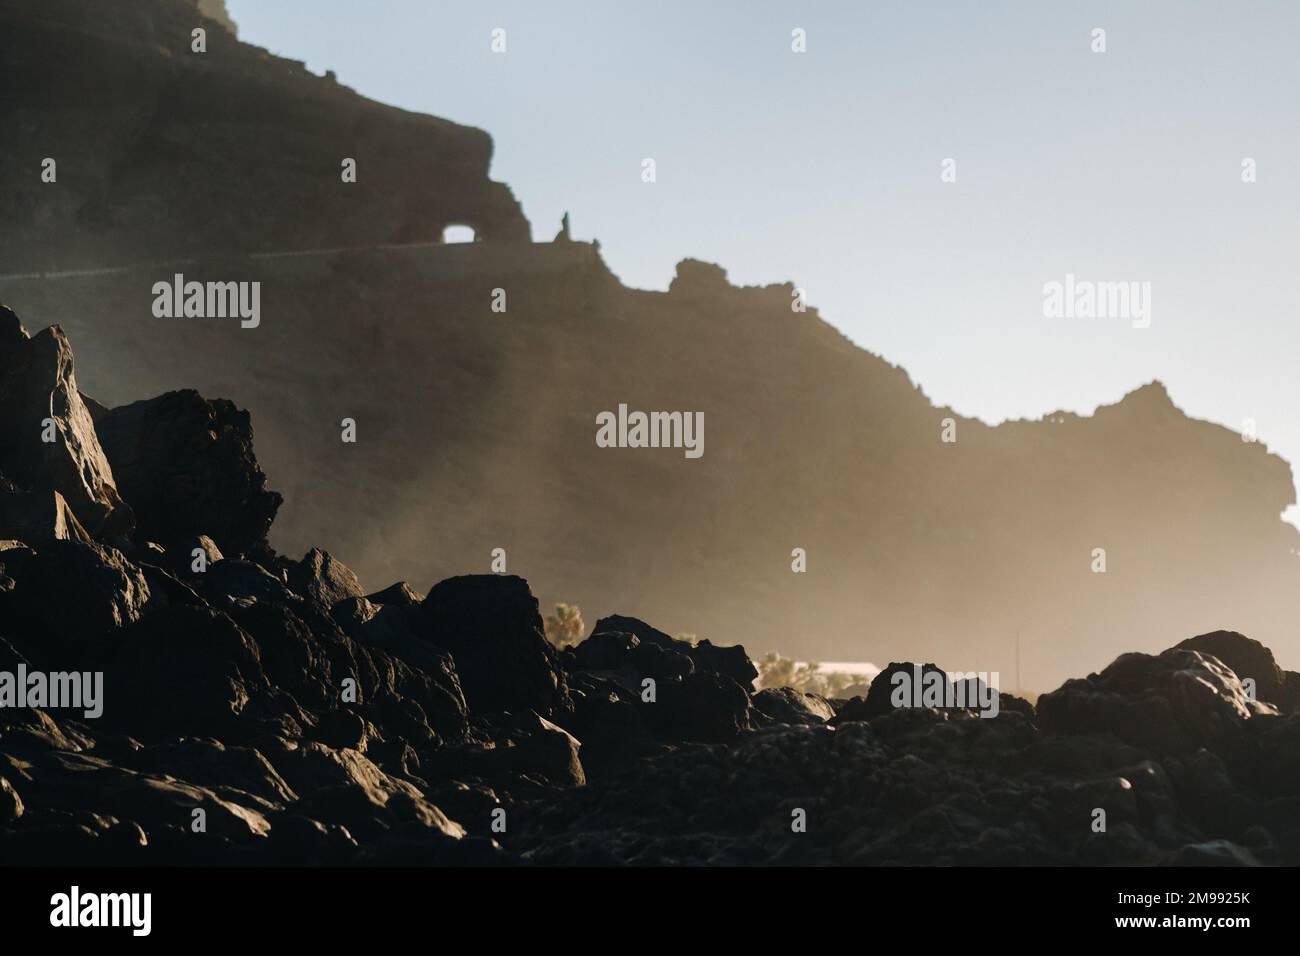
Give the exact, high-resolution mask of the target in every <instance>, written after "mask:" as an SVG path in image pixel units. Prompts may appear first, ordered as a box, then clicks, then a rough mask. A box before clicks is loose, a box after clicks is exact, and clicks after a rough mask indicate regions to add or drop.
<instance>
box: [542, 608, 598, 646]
mask: <svg viewBox="0 0 1300 956" xmlns="http://www.w3.org/2000/svg"><path fill="white" fill-rule="evenodd" d="M543 624H544V625H545V627H546V639H547V640H548V641H550V642H551V643H552V644H554V645H555V646H556V647H559V648H564V647H572V646H573V645H574V644H577V643H579V642H581V641H582V638H583V635H584V634H586V631H587V629H586V626H585V625H584V624H583V623H582V611H581V610H580V609H579V608H578V605H576V604H557V605H555V613H554V614H548V615H547V616H546V619H545V621H544V622H543Z"/></svg>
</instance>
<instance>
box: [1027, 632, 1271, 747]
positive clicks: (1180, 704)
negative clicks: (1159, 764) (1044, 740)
mask: <svg viewBox="0 0 1300 956" xmlns="http://www.w3.org/2000/svg"><path fill="white" fill-rule="evenodd" d="M1036 712H1037V717H1038V721H1039V723H1040V724H1041V725H1042V726H1043V728H1044V729H1046V730H1049V731H1054V732H1056V733H1067V734H1100V733H1110V734H1114V735H1115V736H1116V737H1118V738H1119V739H1120V740H1123V741H1126V742H1129V743H1132V744H1134V745H1135V746H1138V747H1142V748H1145V749H1147V750H1150V751H1152V752H1154V753H1156V754H1173V755H1178V754H1186V753H1191V752H1193V751H1195V750H1196V749H1198V748H1200V747H1205V748H1207V749H1209V750H1212V751H1215V752H1216V753H1218V754H1219V755H1220V756H1223V757H1224V758H1225V759H1235V758H1236V757H1237V756H1238V755H1239V754H1240V752H1241V749H1242V747H1241V744H1242V741H1243V739H1244V726H1243V725H1244V724H1245V722H1246V721H1247V720H1249V719H1250V718H1251V717H1254V716H1256V715H1262V714H1276V713H1277V710H1276V708H1274V707H1273V706H1272V705H1270V704H1264V703H1260V702H1257V701H1253V700H1250V699H1249V698H1248V697H1247V696H1246V693H1245V691H1244V690H1243V689H1242V686H1241V681H1240V679H1238V677H1237V675H1236V674H1234V673H1233V672H1232V671H1231V670H1229V669H1228V668H1227V667H1226V666H1224V665H1223V664H1222V663H1221V662H1220V661H1219V660H1218V658H1216V657H1210V656H1208V655H1205V654H1202V653H1200V652H1199V651H1192V650H1184V649H1182V648H1170V649H1169V650H1167V651H1165V652H1164V653H1162V654H1159V655H1157V656H1152V655H1150V654H1137V653H1133V654H1122V655H1120V656H1119V657H1118V658H1116V659H1115V661H1114V662H1113V663H1111V664H1110V665H1109V666H1108V667H1106V669H1105V670H1103V671H1102V672H1101V673H1100V674H1090V675H1089V676H1088V677H1086V678H1083V679H1075V680H1070V681H1066V682H1065V684H1063V685H1062V686H1061V687H1060V688H1059V689H1057V690H1055V691H1052V692H1051V693H1050V694H1044V695H1043V696H1041V697H1040V698H1038V706H1037V709H1036Z"/></svg>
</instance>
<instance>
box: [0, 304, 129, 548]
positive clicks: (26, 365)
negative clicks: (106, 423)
mask: <svg viewBox="0 0 1300 956" xmlns="http://www.w3.org/2000/svg"><path fill="white" fill-rule="evenodd" d="M0 408H3V409H4V417H3V419H0V474H3V475H4V476H5V477H6V478H7V479H8V480H9V481H10V482H12V483H14V484H16V485H17V486H19V487H21V488H24V489H26V490H28V491H31V492H57V493H58V494H59V495H61V496H62V498H63V500H64V501H66V502H67V504H68V506H69V508H70V509H71V511H72V512H73V514H75V515H76V516H77V519H78V521H79V522H80V523H81V524H82V525H83V526H84V527H85V528H86V529H87V530H88V531H89V532H90V533H91V534H93V535H95V536H96V537H111V536H114V535H119V534H125V533H126V532H128V531H130V530H131V527H132V525H133V523H134V519H133V517H132V514H131V509H130V508H129V507H127V505H126V504H125V503H124V502H123V501H122V498H121V496H120V495H119V494H118V490H117V487H116V486H115V484H114V479H113V470H112V468H111V467H110V465H109V461H108V459H107V457H106V456H105V455H104V451H103V449H102V448H101V447H100V444H99V440H98V438H97V436H96V432H95V426H94V423H93V421H92V420H91V417H90V412H89V411H87V409H86V406H85V404H84V403H83V402H82V400H81V393H80V392H78V391H77V380H76V376H75V374H74V372H73V361H72V349H71V348H70V347H69V345H68V339H67V336H66V335H64V334H63V330H62V329H60V328H59V327H58V326H51V327H50V328H48V329H44V330H43V331H41V332H39V333H38V334H37V335H35V336H33V337H29V336H28V335H27V331H26V330H25V329H24V328H23V327H22V324H21V323H20V322H19V321H18V318H17V316H16V315H14V313H13V312H12V311H10V310H9V309H7V308H4V307H3V306H0ZM57 510H58V509H57V507H56V511H57ZM55 522H56V525H57V524H58V523H61V519H58V518H56V519H55Z"/></svg>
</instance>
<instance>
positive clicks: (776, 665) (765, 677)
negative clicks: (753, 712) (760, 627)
mask: <svg viewBox="0 0 1300 956" xmlns="http://www.w3.org/2000/svg"><path fill="white" fill-rule="evenodd" d="M754 664H755V666H757V667H758V680H757V681H755V684H756V685H757V686H758V687H759V688H760V689H761V688H764V687H793V688H794V689H795V690H799V691H802V692H804V693H806V694H820V695H821V696H823V697H838V696H840V693H841V692H842V691H843V690H844V688H846V687H849V686H851V685H853V684H856V683H860V682H864V681H867V678H865V677H864V676H863V675H861V674H843V673H839V672H837V671H826V672H823V671H822V669H821V665H820V664H818V663H817V662H816V661H807V662H799V661H796V660H794V659H793V658H790V657H782V656H781V655H780V654H778V653H777V652H776V651H770V652H768V653H767V654H764V655H763V658H762V660H758V661H755V662H754Z"/></svg>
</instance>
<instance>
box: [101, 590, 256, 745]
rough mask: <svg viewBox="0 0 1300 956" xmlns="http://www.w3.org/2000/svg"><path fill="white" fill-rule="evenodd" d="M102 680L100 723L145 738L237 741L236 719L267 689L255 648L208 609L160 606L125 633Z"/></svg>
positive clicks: (227, 621)
mask: <svg viewBox="0 0 1300 956" xmlns="http://www.w3.org/2000/svg"><path fill="white" fill-rule="evenodd" d="M104 681H105V687H104V698H105V703H104V716H105V718H106V719H109V720H111V721H112V722H113V723H114V724H119V725H121V726H123V727H126V728H128V729H130V730H131V731H132V732H133V733H134V734H137V735H139V736H140V737H141V738H142V739H152V738H155V737H157V736H174V735H176V734H178V733H180V734H191V735H194V736H203V737H213V736H215V737H217V738H218V739H223V738H227V737H238V736H239V732H238V730H237V729H236V727H235V724H236V721H237V720H238V718H239V717H240V715H241V714H242V713H243V712H244V710H245V708H247V707H248V706H249V703H250V701H251V700H252V699H253V698H254V697H255V696H256V695H259V694H263V693H265V692H266V691H267V689H268V686H267V681H266V677H265V675H264V674H263V672H262V664H261V658H260V655H259V652H258V646H257V644H256V643H255V642H254V641H253V639H252V638H251V637H250V636H249V635H248V634H247V633H246V632H244V631H243V630H242V629H241V628H240V627H239V626H238V625H237V624H235V622H234V621H233V620H231V619H230V617H228V616H227V615H226V614H224V613H222V612H221V611H218V610H214V609H212V608H207V607H184V606H170V607H164V608H159V609H157V610H155V611H151V612H149V613H148V614H147V615H145V616H144V617H143V618H141V619H140V620H139V621H138V622H137V623H135V624H134V625H132V626H131V627H129V628H126V629H125V630H124V631H123V632H122V633H121V635H120V636H119V639H118V643H117V649H116V653H115V655H114V658H113V660H112V664H111V666H110V667H108V668H107V669H106V671H105V675H104Z"/></svg>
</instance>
